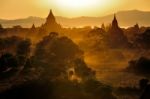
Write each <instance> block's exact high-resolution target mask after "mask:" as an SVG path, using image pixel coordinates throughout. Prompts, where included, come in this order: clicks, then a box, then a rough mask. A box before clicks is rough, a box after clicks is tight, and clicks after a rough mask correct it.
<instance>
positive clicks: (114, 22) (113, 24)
mask: <svg viewBox="0 0 150 99" xmlns="http://www.w3.org/2000/svg"><path fill="white" fill-rule="evenodd" d="M112 26H113V27H117V28H118V27H119V26H118V21H117V18H116V14H114V19H113V22H112Z"/></svg>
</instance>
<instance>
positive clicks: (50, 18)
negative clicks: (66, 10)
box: [47, 9, 55, 23]
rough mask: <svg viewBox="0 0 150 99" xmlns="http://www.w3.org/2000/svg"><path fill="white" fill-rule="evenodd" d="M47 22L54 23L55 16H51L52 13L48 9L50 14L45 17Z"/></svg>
mask: <svg viewBox="0 0 150 99" xmlns="http://www.w3.org/2000/svg"><path fill="white" fill-rule="evenodd" d="M47 22H48V23H49V22H52V23H53V22H55V16H54V14H53V12H52V9H50V12H49V15H48V17H47Z"/></svg>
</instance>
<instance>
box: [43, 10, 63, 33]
mask: <svg viewBox="0 0 150 99" xmlns="http://www.w3.org/2000/svg"><path fill="white" fill-rule="evenodd" d="M41 28H42V29H44V30H45V32H48V33H49V32H57V31H58V30H60V29H61V25H59V24H58V23H57V22H56V19H55V16H54V15H53V12H52V10H50V13H49V15H48V17H47V19H46V22H45V24H43V25H42V27H41Z"/></svg>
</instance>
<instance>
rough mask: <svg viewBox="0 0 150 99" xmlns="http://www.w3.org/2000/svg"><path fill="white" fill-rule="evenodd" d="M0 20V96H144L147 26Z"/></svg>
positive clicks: (149, 62)
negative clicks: (6, 22) (24, 24)
mask: <svg viewBox="0 0 150 99" xmlns="http://www.w3.org/2000/svg"><path fill="white" fill-rule="evenodd" d="M116 17H117V16H116V15H114V19H113V21H112V23H111V24H109V25H105V24H102V25H101V27H90V26H87V27H83V28H63V26H61V25H60V24H58V23H57V22H56V20H55V17H54V15H53V13H52V11H50V13H49V15H48V17H47V19H46V22H45V24H42V25H41V26H40V27H36V26H35V25H34V24H33V26H32V27H31V28H23V27H22V26H19V25H18V26H14V27H12V28H3V26H2V25H0V99H149V98H150V95H149V93H150V85H149V78H150V67H149V66H150V46H149V44H150V27H140V26H139V25H138V24H135V25H134V26H133V27H129V28H120V26H119V24H118V21H117V18H116Z"/></svg>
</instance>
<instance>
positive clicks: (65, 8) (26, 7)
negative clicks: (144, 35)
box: [0, 0, 150, 19]
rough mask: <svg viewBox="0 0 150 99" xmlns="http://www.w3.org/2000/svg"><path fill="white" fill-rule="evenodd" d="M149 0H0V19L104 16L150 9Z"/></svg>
mask: <svg viewBox="0 0 150 99" xmlns="http://www.w3.org/2000/svg"><path fill="white" fill-rule="evenodd" d="M149 5H150V0H0V19H17V18H25V17H28V16H38V17H46V16H47V14H48V13H49V10H50V9H52V10H53V12H54V14H55V15H56V16H64V17H79V16H105V15H107V14H112V13H115V12H117V11H121V10H133V9H134V10H135V9H137V10H142V11H150V6H149Z"/></svg>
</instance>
